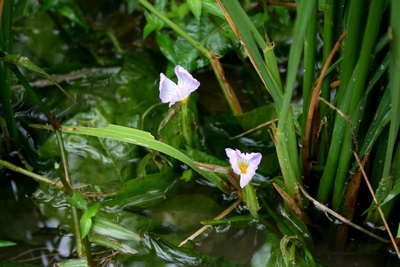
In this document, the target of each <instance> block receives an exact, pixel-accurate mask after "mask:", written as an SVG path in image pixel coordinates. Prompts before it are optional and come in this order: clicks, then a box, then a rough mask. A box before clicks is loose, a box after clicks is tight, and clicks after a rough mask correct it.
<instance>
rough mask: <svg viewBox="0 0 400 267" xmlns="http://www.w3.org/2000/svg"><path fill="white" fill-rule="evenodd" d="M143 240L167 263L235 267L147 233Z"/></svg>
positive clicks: (232, 264)
mask: <svg viewBox="0 0 400 267" xmlns="http://www.w3.org/2000/svg"><path fill="white" fill-rule="evenodd" d="M145 238H146V239H145V244H146V246H147V247H148V248H149V249H151V250H152V251H157V256H158V257H160V258H162V259H164V260H166V261H168V262H174V263H175V264H179V265H183V266H221V267H228V266H235V264H234V263H231V262H228V261H226V260H224V259H223V258H220V259H215V258H212V257H210V256H206V255H203V254H200V253H197V252H194V251H193V250H188V249H185V248H178V247H177V246H174V245H172V244H170V243H168V242H166V241H165V240H163V239H162V238H161V237H160V236H158V235H156V234H153V233H148V234H147V235H146V236H145Z"/></svg>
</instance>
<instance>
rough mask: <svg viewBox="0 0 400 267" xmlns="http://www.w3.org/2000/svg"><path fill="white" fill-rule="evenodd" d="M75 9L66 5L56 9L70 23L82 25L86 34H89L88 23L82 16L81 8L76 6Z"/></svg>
mask: <svg viewBox="0 0 400 267" xmlns="http://www.w3.org/2000/svg"><path fill="white" fill-rule="evenodd" d="M74 7H75V8H73V7H71V6H69V5H66V4H60V5H58V6H57V7H56V10H57V12H58V13H60V14H61V15H63V16H64V17H66V18H68V19H69V20H70V21H72V22H74V23H76V24H78V25H80V26H81V27H82V28H83V29H84V30H85V32H89V27H88V25H87V23H86V20H85V17H84V16H83V14H82V11H81V10H80V9H79V6H78V5H74Z"/></svg>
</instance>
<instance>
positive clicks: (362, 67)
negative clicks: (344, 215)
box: [332, 0, 387, 210]
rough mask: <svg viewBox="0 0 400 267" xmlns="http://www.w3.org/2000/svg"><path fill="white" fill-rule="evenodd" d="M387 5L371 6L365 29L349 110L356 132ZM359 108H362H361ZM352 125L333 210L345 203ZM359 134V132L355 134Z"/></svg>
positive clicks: (342, 153)
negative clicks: (362, 97) (344, 195)
mask: <svg viewBox="0 0 400 267" xmlns="http://www.w3.org/2000/svg"><path fill="white" fill-rule="evenodd" d="M386 7H387V3H386V1H382V0H373V1H372V2H371V4H370V11H369V14H368V19H367V24H366V28H365V34H364V39H363V42H362V46H361V52H360V58H359V60H358V62H359V68H358V69H357V72H356V81H355V84H354V91H353V93H352V95H351V103H350V109H349V113H348V114H349V116H350V118H351V119H352V122H353V126H354V129H353V130H355V131H357V129H358V127H357V126H358V124H359V123H360V119H359V118H357V114H356V113H357V112H359V111H360V109H357V108H358V106H359V104H360V102H359V101H360V99H361V96H362V95H363V93H364V91H365V89H366V84H367V79H368V76H369V71H370V69H369V68H370V65H371V61H372V57H371V54H372V53H373V50H374V46H375V44H376V43H377V38H378V33H379V28H380V25H381V20H382V17H383V13H384V11H385V10H386ZM359 108H362V106H361V107H359ZM350 131H351V129H350V125H349V124H347V127H346V131H345V135H344V138H343V144H342V149H341V151H340V154H338V155H337V156H338V157H339V158H340V159H339V164H338V167H337V173H336V178H335V183H334V190H333V199H332V202H333V209H334V210H339V207H340V205H341V203H342V202H343V193H344V192H343V190H344V188H345V181H346V178H347V176H348V171H349V167H350V163H351V158H352V152H351V151H352V150H353V139H352V138H353V137H352V135H351V134H350ZM355 133H356V134H357V132H355Z"/></svg>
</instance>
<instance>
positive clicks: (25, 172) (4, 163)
mask: <svg viewBox="0 0 400 267" xmlns="http://www.w3.org/2000/svg"><path fill="white" fill-rule="evenodd" d="M0 165H1V166H3V167H5V168H7V169H10V170H12V171H14V172H17V173H21V174H23V175H26V176H28V177H31V178H32V179H34V180H36V181H38V182H41V183H46V184H50V185H52V186H55V187H56V188H57V189H60V190H62V189H63V186H62V184H60V183H57V182H56V181H54V180H52V179H49V178H47V177H44V176H41V175H39V174H36V173H34V172H31V171H28V170H26V169H24V168H21V167H19V166H17V165H14V164H12V163H10V162H7V161H4V160H0Z"/></svg>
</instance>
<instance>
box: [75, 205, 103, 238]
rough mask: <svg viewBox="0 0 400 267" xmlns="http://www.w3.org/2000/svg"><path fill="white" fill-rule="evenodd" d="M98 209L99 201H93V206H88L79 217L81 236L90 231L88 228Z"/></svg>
mask: <svg viewBox="0 0 400 267" xmlns="http://www.w3.org/2000/svg"><path fill="white" fill-rule="evenodd" d="M99 209H100V203H95V204H94V205H93V206H91V207H89V208H88V209H87V210H86V211H85V213H84V214H83V215H82V217H81V219H80V225H81V232H82V238H85V237H86V236H87V235H88V233H89V232H90V229H91V228H92V218H93V217H94V216H95V215H96V214H97V212H98V211H99Z"/></svg>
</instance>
